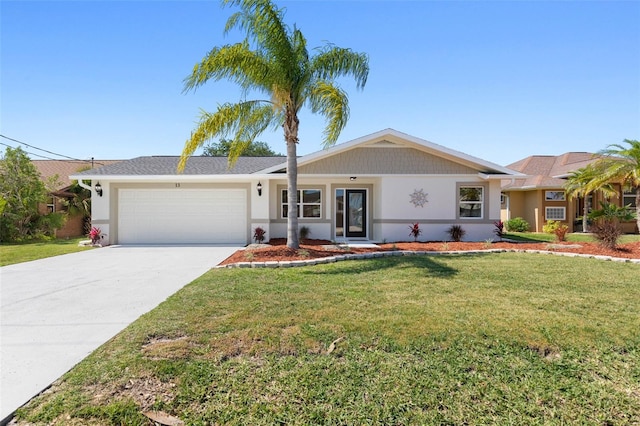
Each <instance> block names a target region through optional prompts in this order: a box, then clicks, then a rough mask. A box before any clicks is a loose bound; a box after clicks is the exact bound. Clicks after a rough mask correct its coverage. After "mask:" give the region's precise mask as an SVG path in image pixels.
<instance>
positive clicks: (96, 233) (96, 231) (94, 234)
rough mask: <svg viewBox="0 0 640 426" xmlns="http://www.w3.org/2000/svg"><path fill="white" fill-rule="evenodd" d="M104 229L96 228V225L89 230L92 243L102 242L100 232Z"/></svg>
mask: <svg viewBox="0 0 640 426" xmlns="http://www.w3.org/2000/svg"><path fill="white" fill-rule="evenodd" d="M101 233H102V231H101V230H100V228H96V227H95V226H94V227H92V228H91V231H90V232H89V238H91V244H97V243H99V242H100V234H101Z"/></svg>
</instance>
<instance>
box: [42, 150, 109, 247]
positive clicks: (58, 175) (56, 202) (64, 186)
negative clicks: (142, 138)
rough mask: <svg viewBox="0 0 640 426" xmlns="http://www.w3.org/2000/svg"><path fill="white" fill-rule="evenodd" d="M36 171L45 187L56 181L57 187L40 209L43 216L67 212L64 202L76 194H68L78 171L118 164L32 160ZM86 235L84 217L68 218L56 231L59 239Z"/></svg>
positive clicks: (95, 161) (106, 161)
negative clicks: (71, 177) (74, 175)
mask: <svg viewBox="0 0 640 426" xmlns="http://www.w3.org/2000/svg"><path fill="white" fill-rule="evenodd" d="M31 162H32V163H33V165H34V166H35V167H36V170H38V172H39V173H40V179H41V180H42V181H43V182H44V184H45V185H47V186H49V182H50V181H51V180H52V179H53V180H55V187H54V188H52V189H53V191H52V192H50V193H49V195H48V200H47V202H46V203H44V204H41V205H40V207H39V209H40V212H41V213H43V214H46V213H53V212H66V211H67V206H66V205H65V203H64V202H63V200H68V199H70V198H73V196H74V195H75V194H73V193H70V192H68V191H69V188H70V187H71V184H72V183H73V182H72V181H73V180H72V179H70V178H69V175H72V174H75V173H78V171H80V170H83V169H86V168H91V166H92V164H93V165H94V167H100V166H103V165H109V164H113V163H117V162H118V161H116V160H94V161H93V162H92V161H76V160H31ZM84 234H85V231H84V229H83V217H82V215H75V216H68V217H67V221H66V223H65V225H64V226H63V227H62V228H60V229H58V230H56V237H57V238H70V237H79V236H82V235H84Z"/></svg>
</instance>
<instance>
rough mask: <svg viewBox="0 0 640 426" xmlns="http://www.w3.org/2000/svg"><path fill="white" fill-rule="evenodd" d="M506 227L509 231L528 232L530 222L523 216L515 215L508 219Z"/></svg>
mask: <svg viewBox="0 0 640 426" xmlns="http://www.w3.org/2000/svg"><path fill="white" fill-rule="evenodd" d="M505 227H506V228H507V231H509V232H527V231H528V230H529V222H527V221H526V220H524V219H523V218H521V217H515V218H513V219H509V220H508V221H506V222H505Z"/></svg>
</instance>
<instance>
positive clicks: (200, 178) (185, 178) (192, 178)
mask: <svg viewBox="0 0 640 426" xmlns="http://www.w3.org/2000/svg"><path fill="white" fill-rule="evenodd" d="M272 177H273V175H264V174H237V175H71V176H69V178H70V179H72V180H80V179H83V180H105V181H110V182H142V181H154V182H166V181H171V182H211V181H230V180H235V181H245V182H246V181H250V180H255V179H269V178H272Z"/></svg>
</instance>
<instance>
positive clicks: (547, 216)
mask: <svg viewBox="0 0 640 426" xmlns="http://www.w3.org/2000/svg"><path fill="white" fill-rule="evenodd" d="M550 211H557V212H558V213H559V212H560V211H562V217H559V216H556V215H555V214H553V213H552V214H549V212H550ZM544 218H545V220H567V208H566V207H556V206H547V207H545V208H544Z"/></svg>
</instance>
